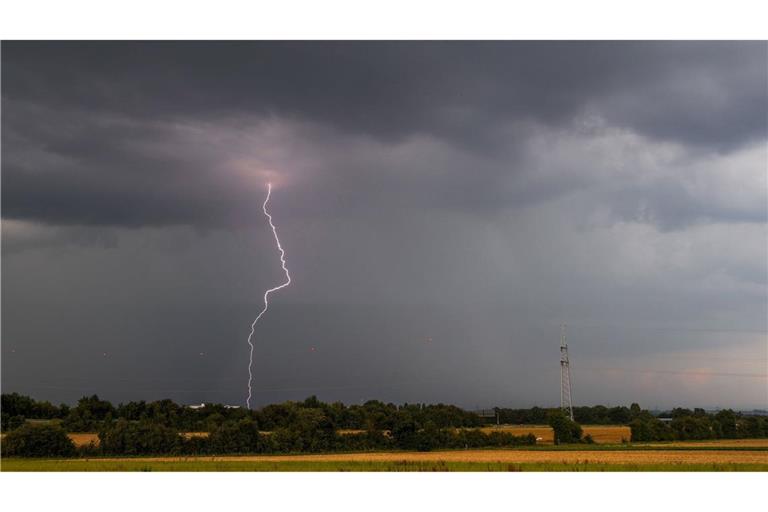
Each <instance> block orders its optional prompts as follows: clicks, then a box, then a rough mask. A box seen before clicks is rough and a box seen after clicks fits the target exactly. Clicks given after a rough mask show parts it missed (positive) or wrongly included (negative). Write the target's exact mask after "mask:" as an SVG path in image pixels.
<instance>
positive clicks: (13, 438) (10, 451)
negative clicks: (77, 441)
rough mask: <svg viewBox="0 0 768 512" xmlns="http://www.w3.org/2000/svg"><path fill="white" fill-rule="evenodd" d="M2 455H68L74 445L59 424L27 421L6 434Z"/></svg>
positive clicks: (72, 452) (73, 449) (73, 450)
mask: <svg viewBox="0 0 768 512" xmlns="http://www.w3.org/2000/svg"><path fill="white" fill-rule="evenodd" d="M2 454H3V456H4V457H70V456H72V455H74V454H75V445H74V443H72V440H71V439H70V438H69V437H68V436H67V433H66V432H65V431H64V429H62V428H61V427H60V426H58V425H55V424H31V423H27V424H25V425H22V426H21V427H19V428H17V429H16V430H12V431H10V432H8V434H6V436H5V437H4V438H3V442H2Z"/></svg>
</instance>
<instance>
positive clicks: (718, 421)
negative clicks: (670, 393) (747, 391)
mask: <svg viewBox="0 0 768 512" xmlns="http://www.w3.org/2000/svg"><path fill="white" fill-rule="evenodd" d="M663 416H664V417H665V418H668V419H671V421H662V420H660V419H659V418H658V417H656V416H654V415H652V414H650V413H648V411H641V412H640V413H639V414H638V415H637V416H636V417H634V418H633V420H632V421H631V423H630V424H629V426H630V428H631V430H632V441H690V440H697V439H740V438H750V437H751V438H757V437H768V417H766V416H743V415H742V414H740V413H737V412H734V411H732V410H731V409H724V410H721V411H718V412H716V413H714V414H710V413H707V412H706V411H705V410H704V409H694V410H693V411H691V410H690V409H682V408H676V409H673V410H672V411H670V412H667V413H664V414H663Z"/></svg>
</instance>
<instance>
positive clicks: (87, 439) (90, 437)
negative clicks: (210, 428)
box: [67, 432, 208, 446]
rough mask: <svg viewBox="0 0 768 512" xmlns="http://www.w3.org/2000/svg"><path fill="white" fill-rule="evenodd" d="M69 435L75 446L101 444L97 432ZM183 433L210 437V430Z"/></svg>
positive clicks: (187, 436) (71, 433)
mask: <svg viewBox="0 0 768 512" xmlns="http://www.w3.org/2000/svg"><path fill="white" fill-rule="evenodd" d="M67 435H68V436H69V438H70V439H71V440H72V442H73V443H75V446H86V445H87V444H89V443H91V442H93V443H94V444H95V445H97V446H98V444H99V434H97V433H96V432H70V433H68V434H67ZM181 435H182V436H184V437H186V438H187V439H190V438H192V437H208V432H183V433H182V434H181Z"/></svg>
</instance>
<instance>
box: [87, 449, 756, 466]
mask: <svg viewBox="0 0 768 512" xmlns="http://www.w3.org/2000/svg"><path fill="white" fill-rule="evenodd" d="M72 460H77V459H72ZM94 460H98V461H121V460H130V459H125V458H100V459H94ZM141 460H145V461H165V462H180V461H214V462H246V461H253V462H281V461H305V462H476V463H555V464H764V465H768V452H765V451H738V450H727V451H726V450H723V451H718V450H698V451H697V450H642V451H631V450H628V451H624V450H611V451H605V450H601V451H592V450H569V451H560V450H462V451H444V452H378V453H335V454H322V455H255V456H250V455H248V456H224V457H146V458H142V459H141Z"/></svg>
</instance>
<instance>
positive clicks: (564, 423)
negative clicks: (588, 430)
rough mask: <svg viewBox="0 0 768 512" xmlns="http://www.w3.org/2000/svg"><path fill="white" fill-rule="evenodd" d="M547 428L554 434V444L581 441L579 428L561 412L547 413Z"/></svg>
mask: <svg viewBox="0 0 768 512" xmlns="http://www.w3.org/2000/svg"><path fill="white" fill-rule="evenodd" d="M549 426H550V427H552V430H553V431H554V434H555V444H561V443H577V442H579V440H581V426H580V425H579V424H578V423H576V422H575V421H573V420H571V418H569V417H568V416H566V415H565V414H564V413H563V411H561V410H559V409H558V410H554V411H551V412H550V413H549Z"/></svg>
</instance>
